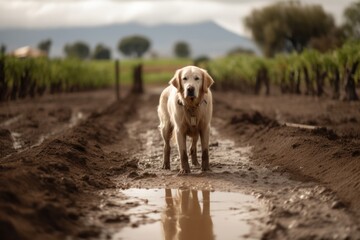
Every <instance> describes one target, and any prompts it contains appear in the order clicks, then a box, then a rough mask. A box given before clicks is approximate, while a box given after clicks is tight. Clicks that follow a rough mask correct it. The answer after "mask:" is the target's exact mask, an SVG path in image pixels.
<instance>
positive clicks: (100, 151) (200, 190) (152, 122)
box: [0, 88, 360, 239]
mask: <svg viewBox="0 0 360 240" xmlns="http://www.w3.org/2000/svg"><path fill="white" fill-rule="evenodd" d="M160 90H161V88H151V89H147V92H146V94H144V95H140V96H127V97H124V98H123V99H122V101H121V102H119V103H114V104H111V105H108V107H107V108H105V109H104V108H102V110H100V109H101V106H104V102H106V101H107V100H106V98H103V99H104V102H103V103H102V104H99V105H97V106H98V108H96V107H95V108H94V109H92V110H89V112H88V114H84V115H83V116H82V117H79V115H78V113H79V112H78V111H74V110H71V111H68V110H64V109H62V110H59V109H60V108H59V109H56V108H55V109H54V108H51V110H50V108H49V111H47V113H46V114H47V115H48V116H50V117H49V119H52V117H55V116H56V119H57V120H56V121H54V122H56V123H54V124H52V125H51V124H49V129H51V131H54V129H57V128H58V127H60V126H65V125H66V130H62V131H60V132H59V133H58V134H53V135H51V134H50V135H49V136H48V137H47V138H45V139H44V140H43V141H42V142H39V143H38V144H35V143H36V142H38V141H39V139H41V138H40V137H39V136H41V135H43V132H41V131H38V132H36V131H35V132H36V133H34V134H33V135H29V134H27V133H26V132H27V131H28V130H26V131H25V130H23V131H19V129H22V128H21V127H20V126H23V124H19V127H17V125H16V122H19V121H21V120H20V119H22V117H19V118H18V119H16V116H18V115H17V114H14V115H13V116H11V117H7V118H6V117H4V119H3V120H2V122H1V124H2V128H3V129H4V130H1V131H0V136H1V141H0V144H2V145H1V146H6V148H4V149H8V150H6V151H8V152H7V154H6V155H5V154H4V156H2V158H1V161H0V170H1V173H2V174H1V175H0V180H1V181H2V182H4V183H5V184H4V185H2V186H0V211H2V212H4V213H5V214H4V215H2V216H0V236H1V237H2V239H10V238H11V237H13V236H15V237H16V238H19V239H33V238H39V239H40V238H52V239H64V238H69V239H78V238H82V239H131V238H134V239H141V236H148V235H149V234H153V235H152V236H159V238H163V239H172V238H174V237H175V239H182V238H183V237H186V239H191V237H192V238H193V239H198V238H200V237H203V238H207V239H228V238H240V239H359V238H360V229H359V226H360V225H359V222H358V217H357V216H358V213H357V212H356V211H354V210H353V209H352V208H351V205H349V202H347V201H344V198H342V195H341V194H338V192H337V191H336V189H335V190H334V188H332V187H333V185H327V184H326V183H324V182H322V181H321V179H317V178H316V177H314V176H311V174H306V172H299V171H294V170H293V169H291V168H290V167H287V166H288V165H286V164H287V161H286V158H293V153H292V152H291V151H296V150H298V149H301V148H302V147H303V144H304V143H302V142H301V143H298V142H291V141H290V143H287V141H288V140H287V139H289V137H290V136H298V137H299V136H301V137H303V138H305V137H306V136H313V137H316V138H320V139H327V140H326V141H340V140H341V139H344V137H345V135H342V134H345V132H347V130H346V129H345V127H344V128H341V131H340V130H339V129H340V128H336V129H334V130H333V132H334V133H331V131H330V130H332V128H330V126H323V127H326V128H327V129H328V130H326V131H324V130H317V131H313V132H312V131H311V130H303V129H297V128H292V127H286V126H285V127H284V126H283V122H290V120H291V119H290V118H289V117H288V114H289V113H286V111H284V109H280V110H279V111H275V110H274V112H268V110H263V109H261V108H260V107H259V106H261V105H260V104H259V105H256V104H257V103H256V101H254V102H252V104H253V106H252V107H251V109H249V108H246V106H245V107H243V106H242V105H241V104H240V103H239V104H236V105H235V106H234V101H232V102H231V104H230V103H229V101H230V100H231V99H232V98H231V97H228V98H226V97H224V96H223V95H221V94H220V93H219V94H215V101H214V104H215V105H214V106H215V111H214V117H213V121H212V128H211V136H210V146H209V157H210V171H206V172H203V171H201V168H200V167H197V166H192V165H191V164H190V168H191V173H190V174H187V175H179V174H178V172H179V165H180V161H179V156H178V153H177V149H176V146H175V144H174V143H173V144H172V148H171V162H170V164H171V170H164V169H162V168H161V167H162V164H163V163H162V149H163V143H162V139H161V136H160V133H159V131H158V128H157V126H158V119H157V115H156V106H157V104H158V98H159V91H160ZM244 99H245V100H246V96H244ZM79 101H80V100H79ZM265 101H267V100H265ZM73 102H74V107H76V106H79V105H81V104H80V103H79V104H78V105H77V104H75V102H76V101H73ZM98 102H99V101H98ZM109 102H111V101H109ZM100 105H101V106H100ZM237 106H238V107H237ZM333 107H334V108H335V107H336V106H333ZM78 109H79V108H78ZM50 112H54V113H52V114H50ZM80 112H81V113H85V112H86V111H83V110H82V111H80ZM94 112H95V113H94ZM24 114H25V115H26V114H28V113H24ZM49 114H50V115H49ZM25 115H24V116H25ZM35 115H36V114H35ZM52 115H53V116H52ZM80 115H81V114H80ZM40 116H42V115H40ZM73 116H75V118H76V119H78V120H80V121H79V122H76V121H78V120H76V121H75V122H76V123H75V124H73V125H72V124H71V122H73V121H72V120H71V119H73ZM14 117H15V119H14ZM35 117H36V116H33V117H32V118H35ZM36 118H41V117H39V116H37V117H36ZM26 119H27V117H26ZM289 119H290V120H289ZM292 120H293V121H294V120H295V117H293V118H292ZM334 121H335V120H334ZM58 122H62V123H64V125H61V124H58ZM297 123H299V124H304V125H306V124H307V125H308V123H306V122H305V121H303V122H301V121H298V122H297ZM30 128H32V127H31V126H29V125H28V127H27V128H26V129H30ZM289 128H290V129H289ZM51 131H49V132H51ZM304 131H306V132H304ZM14 132H15V133H20V136H19V135H17V136H16V134H15V136H14V134H13V133H14ZM274 132H276V133H277V134H278V135H277V136H276V137H274V136H273V138H266V136H269V135H267V134H269V133H274ZM302 134H303V135H302ZM334 134H335V135H336V136H337V139H335V140H332V136H333V135H334ZM22 136H33V137H32V138H31V137H29V138H31V139H32V140H31V141H27V144H25V145H24V144H23V145H21V144H20V146H21V147H20V148H18V149H16V148H15V146H18V145H17V144H15V145H14V143H16V141H20V142H21V141H23V140H22V139H26V137H22ZM16 137H18V139H15V138H16ZM346 137H347V138H348V137H349V136H348V135H346ZM329 138H330V139H329ZM14 139H15V140H14ZM281 140H282V141H283V142H284V143H287V144H291V145H290V148H291V151H290V152H286V151H284V150H283V151H280V150H279V149H278V148H276V146H275V145H274V144H275V143H278V142H279V141H281ZM298 140H299V139H298ZM352 141H357V140H356V139H353V140H352ZM31 146H33V147H31ZM270 147H271V148H270ZM19 149H20V150H19ZM21 149H22V150H21ZM200 149H201V148H200V147H198V152H197V156H198V159H200V157H201V152H200ZM309 149H311V148H309ZM275 150H276V152H274V151H275ZM353 151H355V149H354V150H353ZM281 153H283V156H282V155H281V156H278V155H279V154H281ZM188 154H190V152H188ZM303 154H304V155H306V154H307V153H304V152H303ZM355 155H356V154H355ZM275 158H276V159H278V158H279V159H282V162H281V164H279V162H276V161H275V160H273V161H271V159H275ZM295 164H297V163H295ZM303 168H304V169H306V166H303ZM351 186H352V185H349V187H347V188H346V189H347V191H350V190H351ZM350 203H351V202H350ZM190 215H191V216H192V217H189V216H190ZM224 224H225V226H226V229H229V231H226V232H224V231H223V229H224V228H225V227H224ZM193 225H196V226H199V228H201V229H203V230H202V231H199V232H196V233H194V231H193ZM175 226H176V227H175ZM179 226H182V227H180V228H179ZM240 226H241V227H240ZM4 229H6V231H5V230H4ZM179 229H180V230H179ZM230 229H233V230H230ZM199 234H200V235H199ZM221 234H229V235H226V236H225V235H221Z"/></svg>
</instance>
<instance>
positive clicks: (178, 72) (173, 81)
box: [169, 69, 182, 92]
mask: <svg viewBox="0 0 360 240" xmlns="http://www.w3.org/2000/svg"><path fill="white" fill-rule="evenodd" d="M169 84H171V85H173V86H174V87H176V88H177V90H178V92H181V89H182V86H181V69H178V70H176V72H175V74H174V77H173V78H172V79H171V80H170V82H169Z"/></svg>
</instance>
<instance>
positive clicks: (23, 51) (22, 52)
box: [9, 46, 47, 58]
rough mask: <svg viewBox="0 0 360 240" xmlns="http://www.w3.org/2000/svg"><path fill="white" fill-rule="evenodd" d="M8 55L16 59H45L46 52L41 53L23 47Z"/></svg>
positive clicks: (28, 47)
mask: <svg viewBox="0 0 360 240" xmlns="http://www.w3.org/2000/svg"><path fill="white" fill-rule="evenodd" d="M9 55H10V56H14V57H17V58H29V57H30V58H37V57H47V54H46V52H44V51H41V50H39V49H36V48H31V47H30V46H25V47H21V48H18V49H15V50H14V51H12V52H10V53H9Z"/></svg>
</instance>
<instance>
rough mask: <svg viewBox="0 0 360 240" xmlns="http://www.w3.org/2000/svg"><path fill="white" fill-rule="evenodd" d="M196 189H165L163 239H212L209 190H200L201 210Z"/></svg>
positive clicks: (213, 237)
mask: <svg viewBox="0 0 360 240" xmlns="http://www.w3.org/2000/svg"><path fill="white" fill-rule="evenodd" d="M197 194H198V193H197V191H196V190H191V191H190V190H189V189H186V190H181V189H179V190H178V191H177V195H176V196H174V197H172V193H171V189H165V200H166V209H165V210H164V212H163V214H162V224H163V229H164V239H165V240H192V239H194V240H195V239H196V240H198V239H202V240H213V239H215V236H214V233H213V223H212V220H211V216H210V191H208V190H204V191H202V196H203V208H202V211H201V207H200V203H199V199H198V195H197Z"/></svg>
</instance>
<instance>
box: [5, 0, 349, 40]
mask: <svg viewBox="0 0 360 240" xmlns="http://www.w3.org/2000/svg"><path fill="white" fill-rule="evenodd" d="M273 2H277V1H276V0H238V1H235V0H212V1H206V0H197V1H196V0H182V1H178V0H174V1H172V0H162V1H161V0H157V1H151V0H147V1H130V0H65V1H64V0H48V1H47V0H20V1H19V0H0V28H1V29H3V28H14V27H16V28H18V27H20V28H43V27H70V26H89V25H103V24H113V23H123V22H129V21H135V22H139V23H142V24H161V23H192V22H200V21H208V20H212V21H215V22H216V23H217V24H219V25H220V26H222V27H224V28H226V29H228V30H231V31H233V32H235V33H238V34H241V35H247V36H248V35H249V33H248V32H246V31H245V29H244V27H243V24H242V19H243V18H244V17H245V16H246V15H248V14H249V13H250V12H251V11H252V10H253V9H254V8H261V7H263V6H265V5H268V4H270V3H273ZM301 2H302V3H303V4H308V3H311V4H315V3H316V4H321V5H322V6H323V8H324V9H325V10H326V11H327V12H330V13H332V14H333V15H334V16H335V19H336V22H338V23H339V22H341V21H342V12H343V10H344V8H345V7H346V6H348V5H349V4H350V3H351V2H354V0H302V1H301Z"/></svg>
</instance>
